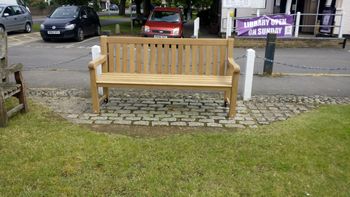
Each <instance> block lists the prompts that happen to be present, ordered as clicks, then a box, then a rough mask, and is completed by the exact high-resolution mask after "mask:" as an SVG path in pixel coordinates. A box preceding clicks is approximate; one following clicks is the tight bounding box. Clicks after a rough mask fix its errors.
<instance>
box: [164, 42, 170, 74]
mask: <svg viewBox="0 0 350 197" xmlns="http://www.w3.org/2000/svg"><path fill="white" fill-rule="evenodd" d="M164 67H165V74H169V45H167V44H166V45H164Z"/></svg>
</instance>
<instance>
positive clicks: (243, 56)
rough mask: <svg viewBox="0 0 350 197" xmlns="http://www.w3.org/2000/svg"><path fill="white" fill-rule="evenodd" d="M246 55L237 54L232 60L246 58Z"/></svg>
mask: <svg viewBox="0 0 350 197" xmlns="http://www.w3.org/2000/svg"><path fill="white" fill-rule="evenodd" d="M246 57H247V56H246V55H242V56H239V57H235V58H234V60H239V59H243V58H246Z"/></svg>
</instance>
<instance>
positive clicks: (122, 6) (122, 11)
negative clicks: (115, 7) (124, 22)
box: [119, 0, 126, 16]
mask: <svg viewBox="0 0 350 197" xmlns="http://www.w3.org/2000/svg"><path fill="white" fill-rule="evenodd" d="M125 3H126V0H120V4H119V15H120V16H124V15H125Z"/></svg>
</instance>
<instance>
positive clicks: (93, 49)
mask: <svg viewBox="0 0 350 197" xmlns="http://www.w3.org/2000/svg"><path fill="white" fill-rule="evenodd" d="M91 54H92V60H94V59H96V58H98V57H99V56H100V55H101V47H100V46H97V45H94V46H92V47H91ZM96 73H97V75H101V74H102V66H101V65H98V66H97V68H96ZM98 93H99V94H100V95H101V96H102V95H103V88H102V87H99V88H98Z"/></svg>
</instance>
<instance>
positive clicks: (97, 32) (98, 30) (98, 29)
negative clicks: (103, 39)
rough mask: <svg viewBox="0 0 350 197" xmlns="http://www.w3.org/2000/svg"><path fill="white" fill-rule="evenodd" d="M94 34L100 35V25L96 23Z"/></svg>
mask: <svg viewBox="0 0 350 197" xmlns="http://www.w3.org/2000/svg"><path fill="white" fill-rule="evenodd" d="M95 35H96V36H100V35H101V26H99V25H97V28H96V33H95Z"/></svg>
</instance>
